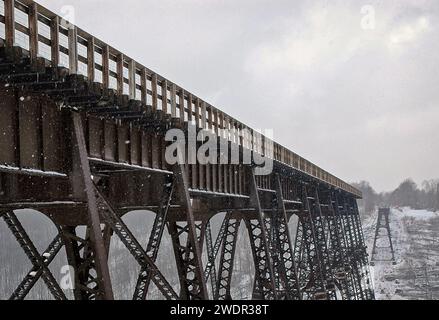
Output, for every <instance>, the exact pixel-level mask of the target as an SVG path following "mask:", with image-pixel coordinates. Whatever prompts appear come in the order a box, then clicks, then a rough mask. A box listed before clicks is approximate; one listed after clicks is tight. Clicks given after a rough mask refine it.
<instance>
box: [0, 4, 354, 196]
mask: <svg viewBox="0 0 439 320" xmlns="http://www.w3.org/2000/svg"><path fill="white" fill-rule="evenodd" d="M0 37H1V38H3V40H4V42H5V44H6V46H17V45H19V46H21V47H23V48H24V49H26V50H28V51H29V55H30V57H31V59H36V58H38V57H44V58H46V59H47V60H49V61H51V63H52V66H64V67H66V68H68V69H69V71H70V73H71V74H83V75H84V76H86V77H87V78H88V80H90V81H93V82H100V83H102V85H103V86H104V87H105V88H110V89H114V90H116V91H117V92H118V93H119V94H125V95H128V96H129V98H130V99H135V100H140V101H143V102H144V103H146V104H149V105H151V106H152V109H153V110H162V111H163V112H165V113H169V114H171V115H172V117H174V118H180V119H181V120H182V121H188V122H190V123H193V124H195V125H196V126H197V127H198V128H202V129H205V130H211V131H212V132H215V133H216V134H217V135H219V136H222V137H223V138H226V139H228V140H229V141H231V142H233V143H237V144H239V145H241V146H243V147H244V148H248V149H250V150H252V151H255V152H259V153H261V154H263V155H265V156H266V157H269V158H272V159H274V160H276V161H279V162H281V163H284V164H286V165H288V166H290V167H292V168H295V169H296V170H299V171H302V172H305V173H306V174H308V175H310V176H312V177H315V178H317V179H319V180H321V181H324V182H326V183H328V184H330V185H332V186H336V187H338V188H340V189H343V190H345V191H347V192H349V193H352V194H354V195H355V196H357V197H361V192H360V191H359V190H357V189H356V188H354V187H353V186H351V185H349V184H348V183H346V182H344V181H342V180H341V179H339V178H337V177H335V176H334V175H332V174H330V173H329V172H327V171H325V170H323V169H321V168H319V167H318V166H316V165H315V164H313V163H311V162H310V161H308V160H306V159H304V158H302V157H300V156H299V155H297V154H296V153H294V152H292V151H290V150H288V149H287V148H285V147H284V146H282V145H280V144H278V143H276V142H274V141H272V140H270V139H269V138H268V137H266V136H264V135H261V137H260V139H258V140H256V141H255V140H254V139H252V136H253V135H254V134H255V133H256V132H255V131H254V130H253V129H252V128H250V127H248V126H247V125H245V124H243V123H242V122H240V121H238V120H236V119H234V118H233V117H231V116H230V115H228V114H226V113H225V112H223V111H221V110H219V109H217V108H215V107H213V106H212V105H210V104H209V103H207V102H205V101H203V100H202V99H201V98H199V97H197V96H195V95H194V94H192V93H190V92H189V91H187V90H185V89H183V88H182V87H180V86H178V85H176V84H175V83H173V82H171V81H169V80H168V79H166V78H164V77H162V76H161V75H159V74H157V73H155V72H154V71H152V70H150V69H148V68H147V67H145V66H143V65H142V64H140V63H138V62H137V61H135V60H133V59H132V58H130V57H129V56H127V55H125V54H123V53H122V52H120V51H118V50H117V49H115V48H113V47H111V46H109V45H108V44H106V43H105V42H103V41H101V40H99V39H97V38H96V37H94V36H92V35H90V34H89V33H87V32H85V31H84V30H82V29H80V28H79V27H77V26H74V25H72V24H70V23H69V22H67V21H65V20H64V19H62V18H61V17H60V16H58V15H56V14H54V13H53V12H51V11H49V10H48V9H46V8H44V7H42V6H41V5H39V4H37V3H36V2H34V1H32V0H21V1H15V0H0ZM245 132H247V133H249V134H245ZM230 133H231V134H230Z"/></svg>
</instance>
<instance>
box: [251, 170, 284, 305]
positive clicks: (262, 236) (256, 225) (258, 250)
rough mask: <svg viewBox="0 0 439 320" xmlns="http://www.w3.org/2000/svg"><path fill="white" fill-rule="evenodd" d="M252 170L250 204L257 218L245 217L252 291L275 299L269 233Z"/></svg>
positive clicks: (263, 297)
mask: <svg viewBox="0 0 439 320" xmlns="http://www.w3.org/2000/svg"><path fill="white" fill-rule="evenodd" d="M254 170H255V169H254V168H252V169H251V172H250V175H249V181H250V188H251V189H250V204H251V206H252V207H253V208H255V211H256V215H257V217H258V218H257V219H255V220H249V219H245V224H246V226H247V230H248V233H249V238H250V244H251V247H252V251H253V259H254V261H255V269H256V275H255V284H256V285H257V287H255V288H254V292H256V291H258V293H260V294H261V298H262V299H264V300H272V299H274V300H276V299H277V293H276V282H275V272H274V268H273V261H272V256H271V254H272V253H271V252H270V238H269V236H270V235H269V233H268V231H267V229H266V225H265V216H264V213H263V212H262V207H261V203H260V199H259V190H258V186H257V184H256V177H255V173H254Z"/></svg>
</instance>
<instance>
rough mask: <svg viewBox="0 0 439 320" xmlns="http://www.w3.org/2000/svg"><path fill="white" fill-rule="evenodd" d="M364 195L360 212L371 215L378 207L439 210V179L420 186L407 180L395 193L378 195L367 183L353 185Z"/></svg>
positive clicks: (427, 181) (360, 204)
mask: <svg viewBox="0 0 439 320" xmlns="http://www.w3.org/2000/svg"><path fill="white" fill-rule="evenodd" d="M352 185H353V186H354V187H356V188H357V189H359V190H360V191H361V192H362V193H363V199H362V200H360V201H359V202H358V204H359V207H360V212H361V213H363V214H366V215H367V214H371V213H373V212H374V211H375V209H376V208H377V207H411V208H413V209H426V210H431V211H438V210H439V179H431V180H425V181H424V182H422V184H421V185H420V186H418V185H417V184H416V183H415V182H414V181H413V180H412V179H410V178H409V179H405V180H404V181H403V182H401V184H400V185H399V186H398V187H397V188H396V189H395V190H393V191H390V192H380V193H377V192H376V191H375V190H374V189H373V187H372V186H371V185H370V183H369V182H367V181H361V182H359V183H353V184H352Z"/></svg>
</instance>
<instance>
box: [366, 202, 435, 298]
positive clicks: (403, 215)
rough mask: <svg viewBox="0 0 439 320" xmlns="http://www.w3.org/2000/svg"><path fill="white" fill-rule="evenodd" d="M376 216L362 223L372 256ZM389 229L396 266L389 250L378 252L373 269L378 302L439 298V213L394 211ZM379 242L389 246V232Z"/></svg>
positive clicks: (410, 210)
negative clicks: (384, 300) (382, 300)
mask: <svg viewBox="0 0 439 320" xmlns="http://www.w3.org/2000/svg"><path fill="white" fill-rule="evenodd" d="M376 218H377V215H376V214H375V215H373V216H371V217H368V218H367V219H366V220H365V221H364V222H363V228H364V233H365V237H366V244H367V246H368V250H369V254H371V251H372V245H373V239H374V233H375V226H376ZM390 229H391V234H392V242H393V247H394V250H395V259H396V265H393V264H392V262H391V261H390V259H391V254H390V249H387V248H379V249H378V250H377V253H378V254H377V255H376V261H375V265H374V266H372V267H371V274H372V276H373V279H374V286H375V295H376V298H377V299H393V300H394V299H410V300H411V299H439V238H438V236H439V212H436V213H435V212H430V211H426V210H413V209H410V208H393V209H392V210H391V214H390ZM380 234H381V235H382V236H381V238H380V240H379V241H377V246H378V247H387V246H388V240H387V237H386V232H385V230H384V229H381V232H380Z"/></svg>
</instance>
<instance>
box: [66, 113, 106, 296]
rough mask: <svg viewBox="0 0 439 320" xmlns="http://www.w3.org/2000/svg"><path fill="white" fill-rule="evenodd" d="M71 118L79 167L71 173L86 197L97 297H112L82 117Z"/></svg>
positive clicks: (74, 114) (75, 114)
mask: <svg viewBox="0 0 439 320" xmlns="http://www.w3.org/2000/svg"><path fill="white" fill-rule="evenodd" d="M72 118H73V128H74V146H73V147H74V155H75V157H74V158H76V159H78V160H79V167H78V168H77V170H78V172H74V173H73V174H75V175H77V176H79V177H80V179H81V180H82V181H81V182H82V184H83V186H84V191H85V196H86V199H87V207H88V217H89V227H90V241H91V247H92V249H93V251H94V258H95V265H96V272H97V274H98V283H99V288H100V290H102V296H100V297H99V298H102V299H113V291H112V288H111V279H110V272H109V270H108V262H107V258H108V253H107V252H106V250H105V244H104V240H103V237H102V230H101V220H100V217H99V212H98V207H97V203H96V195H95V192H94V187H93V182H92V180H91V171H90V164H89V162H88V155H87V150H86V144H85V137H84V129H83V126H82V119H81V115H80V114H79V113H72Z"/></svg>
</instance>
